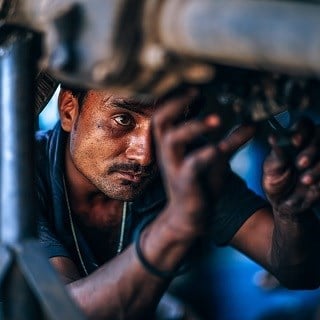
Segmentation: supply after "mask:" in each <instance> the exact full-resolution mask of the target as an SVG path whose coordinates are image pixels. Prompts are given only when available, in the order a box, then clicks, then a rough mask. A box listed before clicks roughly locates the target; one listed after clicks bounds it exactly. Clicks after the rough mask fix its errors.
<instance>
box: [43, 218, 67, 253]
mask: <svg viewBox="0 0 320 320" xmlns="http://www.w3.org/2000/svg"><path fill="white" fill-rule="evenodd" d="M38 240H39V243H40V246H41V247H42V248H43V249H44V251H45V253H46V255H47V258H48V259H49V258H53V257H68V258H71V257H70V254H69V253H68V251H67V250H66V249H65V247H64V246H63V245H62V244H61V242H60V241H59V240H58V239H57V237H56V236H55V234H54V232H52V231H51V228H50V226H49V223H48V221H47V219H46V218H45V217H44V216H42V215H40V217H39V218H38Z"/></svg>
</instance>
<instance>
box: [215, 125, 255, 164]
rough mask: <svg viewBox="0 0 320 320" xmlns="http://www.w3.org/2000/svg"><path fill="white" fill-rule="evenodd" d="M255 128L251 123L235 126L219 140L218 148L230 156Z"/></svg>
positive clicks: (249, 137)
mask: <svg viewBox="0 0 320 320" xmlns="http://www.w3.org/2000/svg"><path fill="white" fill-rule="evenodd" d="M255 129H256V128H255V127H254V126H253V125H250V126H249V125H241V126H239V127H237V128H236V129H235V130H233V131H232V132H231V133H230V134H229V135H228V136H227V137H225V138H224V139H222V140H221V141H220V142H219V144H218V148H219V150H220V151H221V152H222V153H224V154H226V155H228V157H229V158H230V157H231V156H232V155H233V154H234V153H235V152H236V151H237V150H238V149H239V148H240V147H241V146H243V145H244V144H245V143H247V142H248V141H249V140H250V139H251V138H252V137H253V136H254V134H255V131H256V130H255Z"/></svg>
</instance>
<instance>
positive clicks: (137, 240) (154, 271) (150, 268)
mask: <svg viewBox="0 0 320 320" xmlns="http://www.w3.org/2000/svg"><path fill="white" fill-rule="evenodd" d="M153 218H154V216H153V215H151V216H149V217H147V218H146V219H145V220H144V221H142V223H141V224H140V225H139V226H138V227H137V229H136V231H135V233H134V237H133V240H134V245H135V249H136V253H137V256H138V258H139V261H140V262H141V264H142V265H143V267H144V268H145V269H146V270H147V271H148V272H150V273H151V274H153V275H155V276H157V277H159V278H162V279H166V280H168V279H172V278H174V277H177V276H180V275H181V274H183V273H185V272H186V271H187V265H185V264H184V265H182V266H181V267H180V268H178V269H177V270H175V271H162V270H159V269H157V268H156V267H154V266H153V265H152V264H150V263H149V262H148V261H147V259H146V258H145V257H144V255H143V253H142V250H141V247H140V236H141V232H142V231H143V229H144V228H145V227H146V226H147V225H148V224H149V223H150V222H151V220H153Z"/></svg>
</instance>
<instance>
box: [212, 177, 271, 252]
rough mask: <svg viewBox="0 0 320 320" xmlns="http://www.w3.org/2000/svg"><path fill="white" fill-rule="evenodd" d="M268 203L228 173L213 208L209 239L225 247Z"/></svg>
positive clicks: (239, 179) (238, 178)
mask: <svg viewBox="0 0 320 320" xmlns="http://www.w3.org/2000/svg"><path fill="white" fill-rule="evenodd" d="M267 206H268V202H267V201H265V200H264V199H263V198H261V197H259V196H258V195H257V194H255V193H254V192H253V191H251V190H250V189H249V188H248V187H247V185H246V183H245V182H244V181H243V180H242V179H241V178H240V177H239V176H237V175H236V174H235V173H233V172H232V171H230V175H229V176H228V182H227V184H226V187H225V188H224V190H223V193H222V195H221V197H220V198H219V199H218V201H217V203H216V205H215V207H214V216H213V220H212V230H211V233H210V238H212V239H213V241H214V242H215V244H216V245H218V246H223V245H227V244H228V243H229V242H230V241H231V239H232V237H233V236H234V235H235V233H236V232H237V231H238V230H239V229H240V227H241V226H242V225H243V224H244V222H245V221H246V220H247V219H248V218H249V217H250V216H251V215H252V214H254V213H255V212H256V211H257V210H258V209H261V208H263V207H267Z"/></svg>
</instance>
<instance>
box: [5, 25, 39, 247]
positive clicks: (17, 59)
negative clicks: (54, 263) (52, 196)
mask: <svg viewBox="0 0 320 320" xmlns="http://www.w3.org/2000/svg"><path fill="white" fill-rule="evenodd" d="M33 45H34V37H33V34H32V33H31V32H28V31H22V30H18V31H17V30H15V31H13V32H12V31H11V29H10V28H7V27H6V28H1V29H0V79H1V86H0V88H1V89H0V130H1V135H0V146H1V158H0V161H1V163H0V164H1V169H0V170H1V171H0V174H1V207H0V208H1V211H0V227H1V229H0V230H1V234H0V235H1V242H3V243H5V244H14V243H19V242H20V241H21V240H22V239H26V238H30V237H32V236H35V235H36V232H35V230H36V227H35V206H34V203H35V196H34V157H33V150H34V148H33V145H34V143H33V139H34V137H33V135H34V116H33V114H34V112H33V109H34V108H33V103H32V101H33V92H34V91H33V85H34V72H35V68H36V64H35V56H36V53H35V51H33V50H32V49H33Z"/></svg>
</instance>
